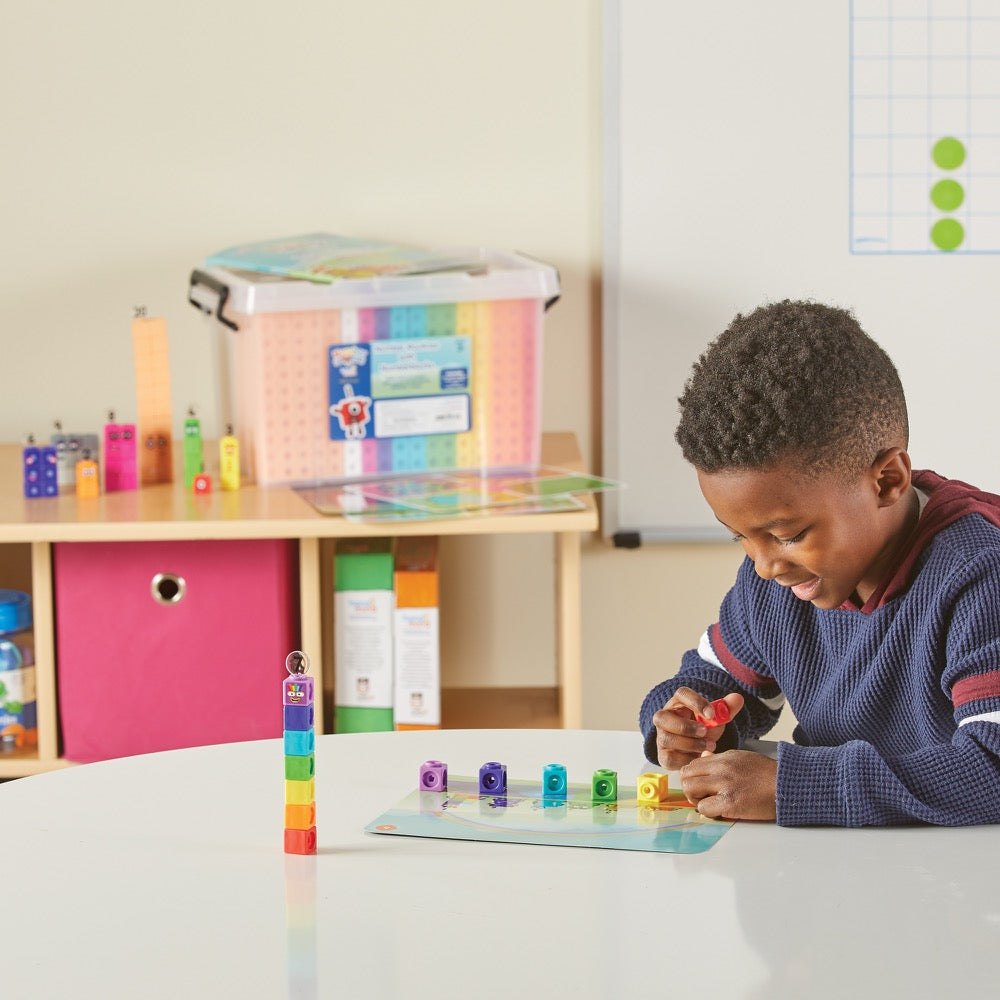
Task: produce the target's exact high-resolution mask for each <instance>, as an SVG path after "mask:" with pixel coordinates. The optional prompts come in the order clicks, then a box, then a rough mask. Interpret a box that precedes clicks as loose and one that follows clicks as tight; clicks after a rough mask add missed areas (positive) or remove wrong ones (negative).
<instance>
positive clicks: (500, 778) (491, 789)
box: [479, 760, 507, 795]
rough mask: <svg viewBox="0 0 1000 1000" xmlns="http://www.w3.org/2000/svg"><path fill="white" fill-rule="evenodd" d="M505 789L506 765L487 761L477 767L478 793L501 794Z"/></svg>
mask: <svg viewBox="0 0 1000 1000" xmlns="http://www.w3.org/2000/svg"><path fill="white" fill-rule="evenodd" d="M506 791H507V765H506V764H500V763H498V762H497V761H495V760H490V761H487V762H486V763H485V764H483V766H482V767H481V768H480V769H479V794H480V795H503V794H504V792H506Z"/></svg>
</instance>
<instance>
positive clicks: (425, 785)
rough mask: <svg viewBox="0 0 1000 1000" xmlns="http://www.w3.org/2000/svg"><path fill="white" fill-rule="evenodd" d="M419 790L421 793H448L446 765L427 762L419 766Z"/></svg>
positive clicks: (435, 761)
mask: <svg viewBox="0 0 1000 1000" xmlns="http://www.w3.org/2000/svg"><path fill="white" fill-rule="evenodd" d="M420 790H421V791H423V792H446V791H448V765H447V764H444V763H442V762H441V761H439V760H428V761H425V762H424V763H423V764H421V765H420Z"/></svg>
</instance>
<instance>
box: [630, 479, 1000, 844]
mask: <svg viewBox="0 0 1000 1000" xmlns="http://www.w3.org/2000/svg"><path fill="white" fill-rule="evenodd" d="M914 482H915V483H916V485H917V486H919V487H920V489H922V490H923V491H924V492H927V493H929V495H930V499H929V500H928V502H927V504H926V506H925V508H924V510H923V512H922V514H921V516H920V519H919V521H918V523H917V526H916V528H915V529H914V532H913V534H912V535H911V537H910V539H909V540H908V544H907V545H906V546H904V549H903V552H902V555H901V558H900V561H899V563H898V564H897V565H896V566H895V567H894V568H893V570H892V571H890V573H889V574H887V576H886V579H885V580H884V582H883V584H882V585H881V586H880V587H879V589H878V590H877V591H876V593H875V594H874V595H872V598H870V599H869V600H868V601H867V602H866V604H865V606H864V607H861V608H859V607H855V606H850V605H844V606H843V607H841V608H838V609H836V610H824V609H822V608H816V607H814V606H813V605H812V604H809V603H808V602H804V601H800V600H799V599H798V598H797V597H795V596H794V595H793V594H792V593H791V592H790V591H789V590H788V589H787V588H785V587H781V586H779V585H778V584H776V583H775V582H774V581H767V580H762V579H761V578H760V577H758V576H757V574H756V573H755V572H754V568H753V563H752V562H751V561H750V560H749V559H747V560H745V561H744V563H743V565H742V566H741V567H740V570H739V573H738V574H737V578H736V583H735V585H734V587H733V588H732V590H730V592H729V593H728V594H727V595H726V598H725V600H724V601H723V604H722V608H721V612H720V616H719V621H718V622H717V623H715V624H714V625H712V626H711V628H709V629H708V631H707V632H706V633H705V637H704V638H703V639H702V642H701V645H700V646H699V648H698V649H697V650H694V649H693V650H690V651H688V652H687V653H685V654H684V656H683V659H682V661H681V668H680V671H679V672H678V673H677V674H676V676H674V677H673V678H671V679H670V680H668V681H664V682H663V683H662V684H659V685H657V686H656V687H655V688H654V689H653V690H652V691H651V692H650V693H649V695H647V697H646V699H645V701H644V703H643V706H642V709H641V712H640V717H639V724H640V729H641V731H642V733H643V736H644V739H645V746H646V755H647V757H648V758H649V759H650V760H651V761H653V762H654V763H655V762H656V746H655V737H656V733H655V729H654V727H653V723H652V717H653V714H654V713H655V712H657V711H658V710H659V709H661V708H662V707H663V706H664V704H665V703H666V702H667V700H668V699H669V698H670V696H671V695H672V694H673V692H674V691H675V690H676V689H677V688H678V687H680V686H682V685H685V686H687V687H691V688H694V689H695V690H696V691H699V692H700V693H701V694H703V695H704V696H705V697H707V698H710V699H715V698H721V697H722V696H723V695H725V694H728V693H730V692H732V691H738V692H740V693H741V694H742V695H743V696H744V697H745V698H746V704H745V706H744V709H743V711H741V712H740V713H739V714H738V715H737V716H736V718H735V719H734V720H733V722H731V723H730V724H729V727H728V728H727V733H726V739H727V740H728V742H729V744H730V745H735V746H739V745H741V744H742V742H743V741H744V740H746V739H748V738H753V737H759V736H762V735H764V734H766V733H767V731H768V730H769V729H771V727H772V726H773V725H774V723H775V722H776V721H777V718H778V714H779V712H780V710H781V707H782V705H783V704H784V701H785V699H786V698H787V700H788V704H789V706H790V708H791V709H792V711H793V713H794V714H795V718H796V720H797V722H798V727H797V728H796V730H795V732H794V734H793V739H794V743H781V744H779V747H778V775H777V818H778V822H779V823H781V824H784V825H798V824H809V823H814V824H815V823H819V824H833V825H837V826H863V825H869V824H889V823H912V822H928V823H938V824H943V825H955V826H957V825H965V824H972V823H996V822H1000V526H998V525H1000V497H996V496H993V495H992V494H987V493H982V492H979V491H977V490H974V489H973V488H972V487H969V486H966V484H964V483H959V482H957V481H953V480H943V479H941V477H939V476H937V475H935V474H934V473H930V472H925V473H917V474H915V477H914ZM723 745H724V744H723Z"/></svg>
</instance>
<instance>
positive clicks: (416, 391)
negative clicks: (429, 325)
mask: <svg viewBox="0 0 1000 1000" xmlns="http://www.w3.org/2000/svg"><path fill="white" fill-rule="evenodd" d="M329 383H330V440H332V441H360V440H363V439H366V438H368V439H371V438H375V439H391V438H397V437H414V436H430V435H435V434H462V433H464V432H466V431H468V430H470V429H471V426H472V423H471V420H472V406H471V401H470V391H471V389H470V387H471V384H472V340H471V338H469V337H460V336H454V337H447V336H445V337H422V338H420V339H414V340H391V341H384V342H379V341H369V342H366V343H357V344H335V345H333V346H332V347H331V348H330V372H329Z"/></svg>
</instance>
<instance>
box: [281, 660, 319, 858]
mask: <svg viewBox="0 0 1000 1000" xmlns="http://www.w3.org/2000/svg"><path fill="white" fill-rule="evenodd" d="M285 668H286V669H287V670H288V677H286V678H285V679H284V680H283V681H282V682H281V704H282V713H283V715H284V742H285V853H286V854H315V853H316V782H315V769H316V731H315V728H314V712H315V709H314V705H313V702H314V697H315V690H314V689H315V685H314V682H313V678H312V677H310V676H309V675H308V673H307V671H308V670H309V657H308V656H306V654H305V653H302V652H299V651H298V650H295V651H294V652H292V653H289V654H288V656H287V657H286V659H285Z"/></svg>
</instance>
